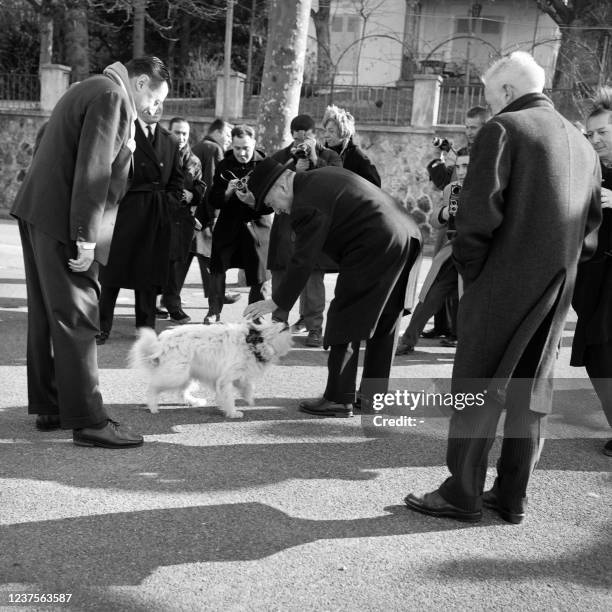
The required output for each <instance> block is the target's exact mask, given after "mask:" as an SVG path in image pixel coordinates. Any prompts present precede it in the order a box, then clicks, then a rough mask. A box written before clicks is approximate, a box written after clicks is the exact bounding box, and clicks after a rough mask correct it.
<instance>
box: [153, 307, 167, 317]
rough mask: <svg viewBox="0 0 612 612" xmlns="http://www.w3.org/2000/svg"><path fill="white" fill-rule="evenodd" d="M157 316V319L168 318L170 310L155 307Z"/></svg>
mask: <svg viewBox="0 0 612 612" xmlns="http://www.w3.org/2000/svg"><path fill="white" fill-rule="evenodd" d="M155 318H156V319H167V318H168V311H167V310H162V309H161V308H155Z"/></svg>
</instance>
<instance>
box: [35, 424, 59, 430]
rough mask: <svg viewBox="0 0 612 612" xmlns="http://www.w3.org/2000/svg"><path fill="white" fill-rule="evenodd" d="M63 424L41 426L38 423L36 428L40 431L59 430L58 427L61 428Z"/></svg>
mask: <svg viewBox="0 0 612 612" xmlns="http://www.w3.org/2000/svg"><path fill="white" fill-rule="evenodd" d="M61 428H62V427H61V425H53V426H51V427H48V426H43V427H40V426H39V425H36V429H38V431H57V430H58V429H61Z"/></svg>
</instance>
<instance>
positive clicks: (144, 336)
mask: <svg viewBox="0 0 612 612" xmlns="http://www.w3.org/2000/svg"><path fill="white" fill-rule="evenodd" d="M160 354H161V343H160V342H159V339H158V338H157V334H156V333H155V330H153V329H151V328H150V327H141V328H140V330H139V336H138V340H136V342H134V346H132V348H131V350H130V354H129V357H128V361H129V365H130V368H143V369H145V370H153V369H155V367H156V366H157V365H158V364H159V356H160Z"/></svg>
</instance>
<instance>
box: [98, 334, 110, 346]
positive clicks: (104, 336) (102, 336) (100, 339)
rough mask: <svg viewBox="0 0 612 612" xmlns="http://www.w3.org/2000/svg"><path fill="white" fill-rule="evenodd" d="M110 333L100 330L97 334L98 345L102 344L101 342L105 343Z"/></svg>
mask: <svg viewBox="0 0 612 612" xmlns="http://www.w3.org/2000/svg"><path fill="white" fill-rule="evenodd" d="M109 335H110V334H109V333H108V332H100V333H99V334H98V335H97V336H96V344H97V345H98V346H100V345H101V344H105V343H106V341H107V340H108V337H109Z"/></svg>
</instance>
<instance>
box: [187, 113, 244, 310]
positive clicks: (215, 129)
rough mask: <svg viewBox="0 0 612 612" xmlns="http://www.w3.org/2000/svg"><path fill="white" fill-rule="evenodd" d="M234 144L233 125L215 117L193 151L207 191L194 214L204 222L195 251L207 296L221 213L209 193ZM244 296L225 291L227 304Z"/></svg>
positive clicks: (200, 221)
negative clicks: (213, 233) (214, 234)
mask: <svg viewBox="0 0 612 612" xmlns="http://www.w3.org/2000/svg"><path fill="white" fill-rule="evenodd" d="M231 144H232V125H231V124H230V123H227V121H224V120H223V119H219V118H217V119H214V120H213V121H212V122H211V123H210V124H209V126H208V130H207V132H206V136H204V138H203V139H202V140H200V142H198V143H197V144H195V145H194V146H193V149H192V151H193V154H194V155H195V156H197V157H198V159H199V160H200V162H201V164H202V180H203V181H204V183H205V185H206V193H205V195H204V198H202V200H201V202H200V204H199V206H198V207H197V208H196V212H195V217H196V219H197V221H198V222H199V223H200V224H201V225H202V229H201V230H200V231H199V232H198V233H197V234H196V239H195V241H194V246H193V252H194V254H195V255H196V257H197V259H198V265H199V267H200V276H201V278H202V288H203V289H204V297H206V298H207V297H208V296H209V294H210V270H209V266H210V254H211V249H212V231H213V228H214V226H215V221H216V219H217V216H218V214H219V211H218V210H216V209H215V208H214V207H213V206H212V205H211V204H210V193H211V187H212V184H213V179H214V177H215V172H216V171H217V165H218V164H220V163H221V162H222V161H223V158H224V157H225V151H226V149H227V148H228V147H229V146H230V145H231ZM240 297H241V294H240V293H235V292H234V293H226V294H225V296H224V298H223V303H224V304H234V303H235V302H237V301H238V300H239V299H240Z"/></svg>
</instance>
